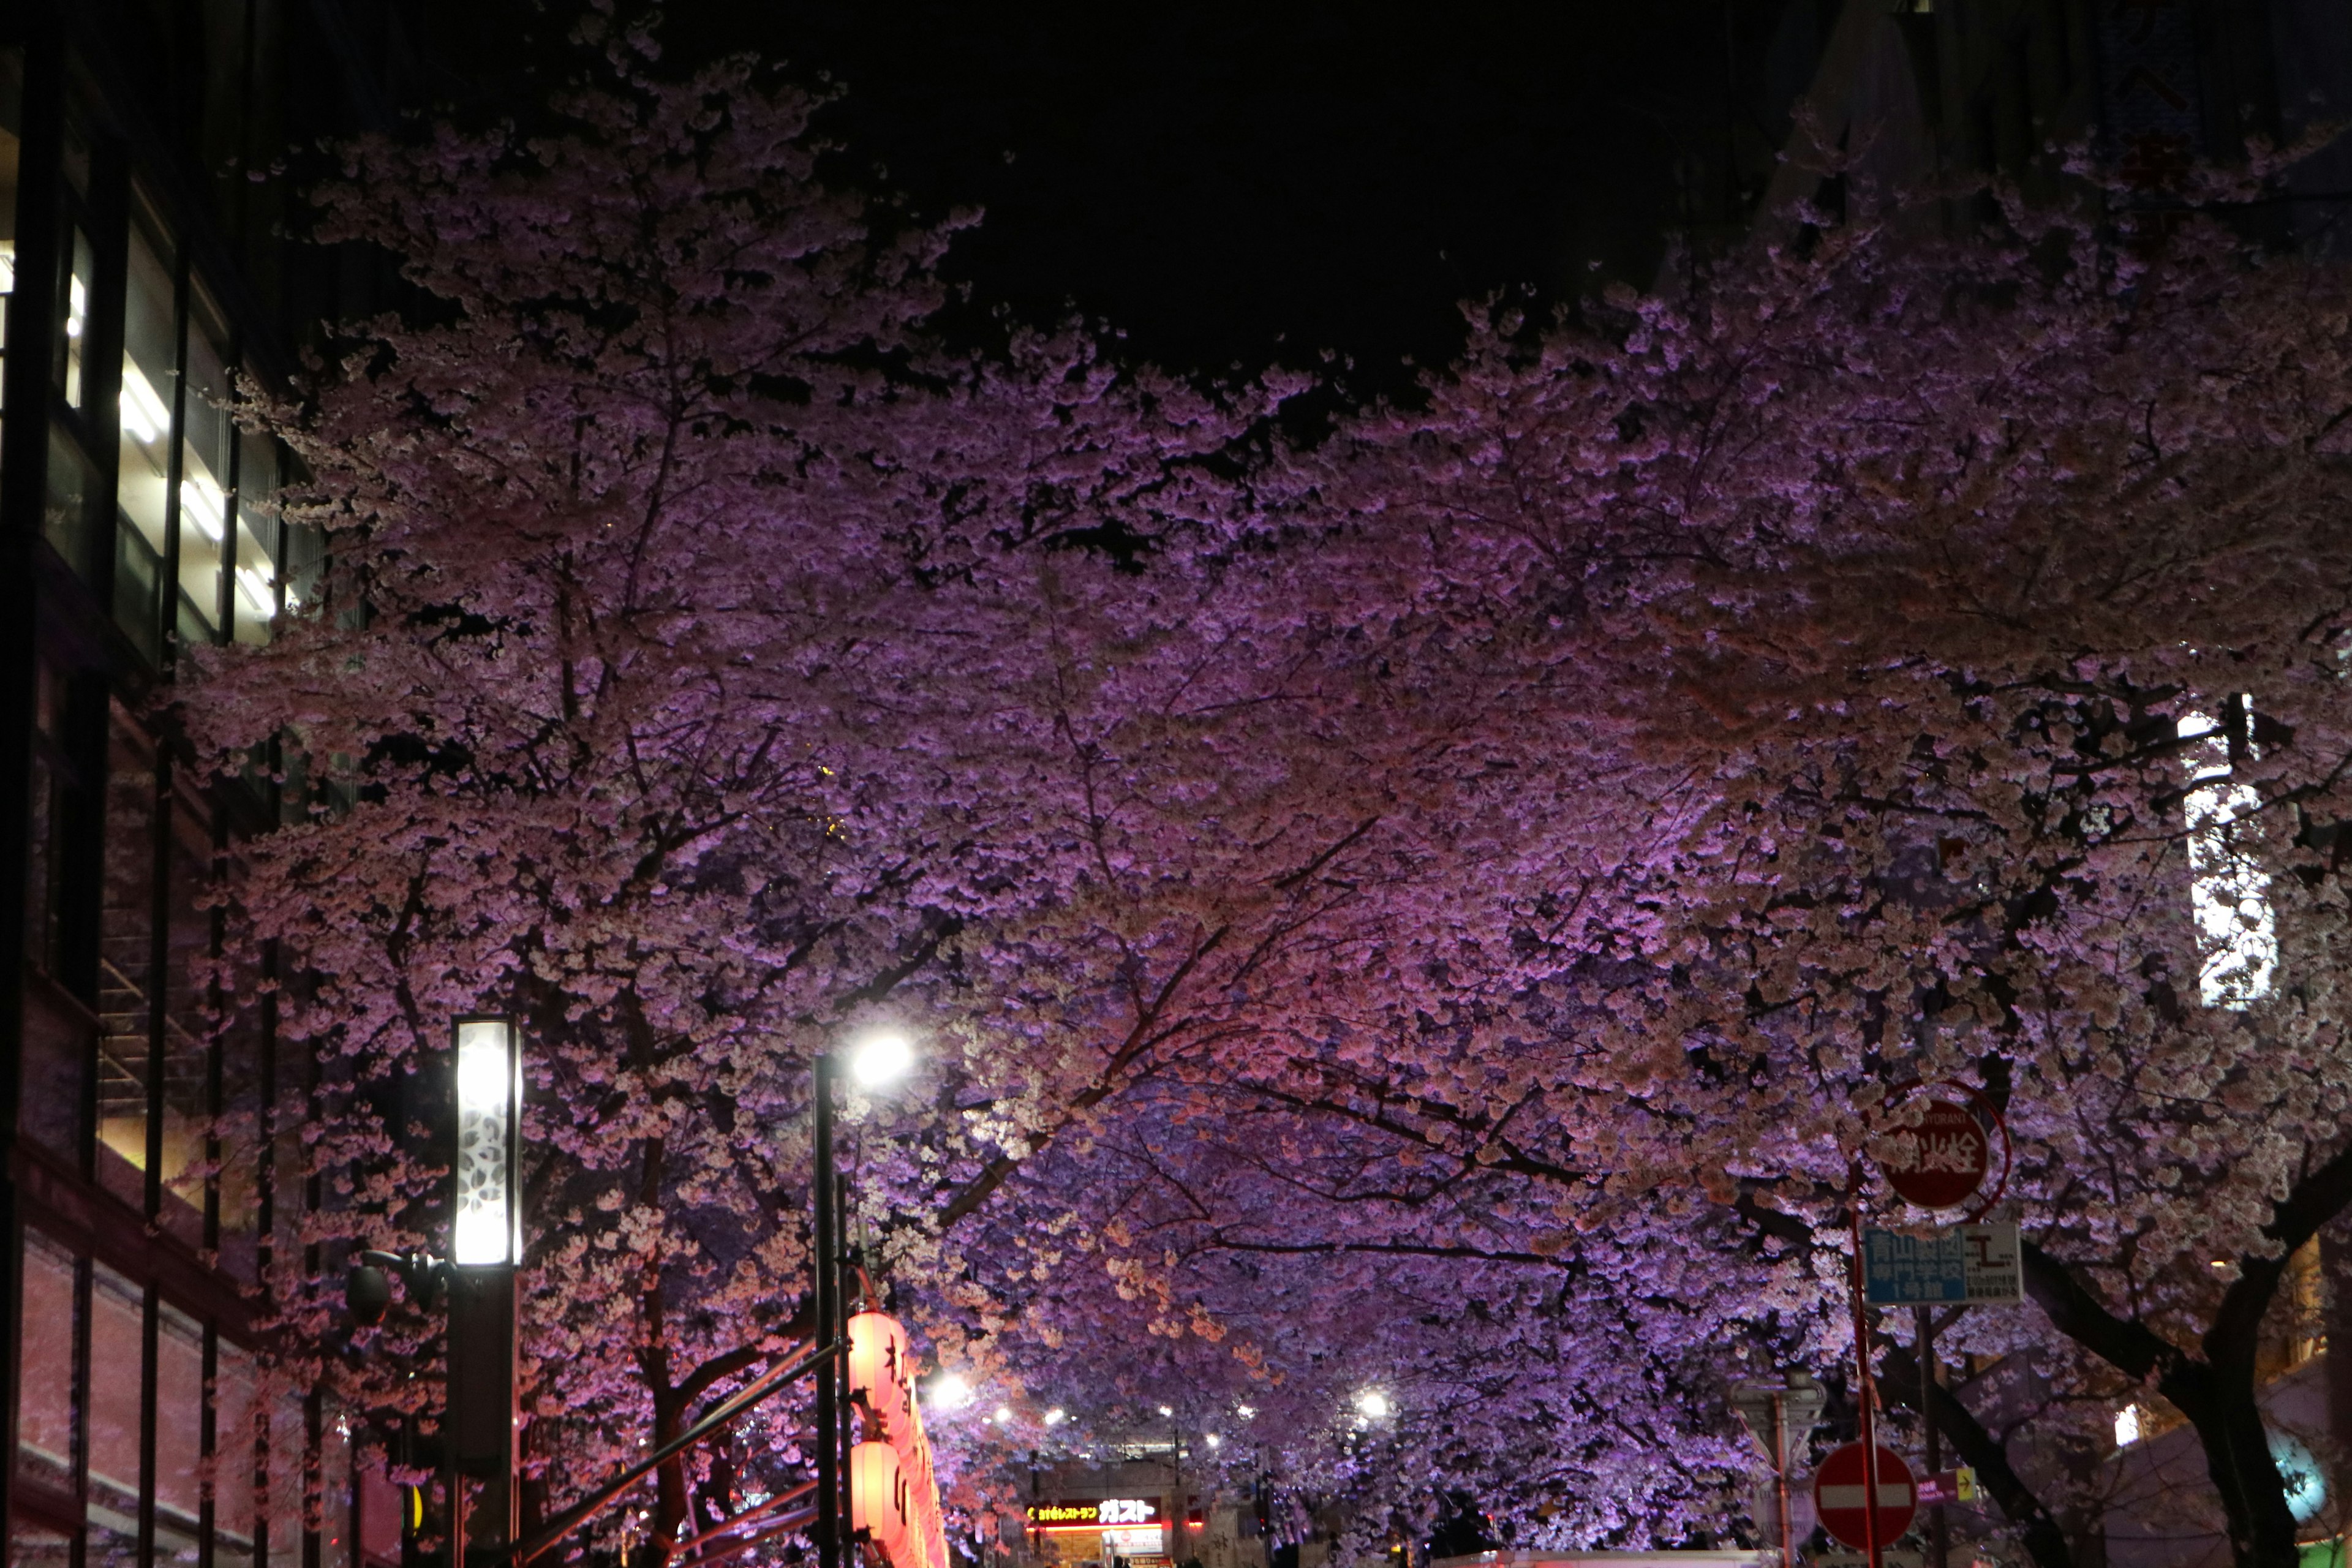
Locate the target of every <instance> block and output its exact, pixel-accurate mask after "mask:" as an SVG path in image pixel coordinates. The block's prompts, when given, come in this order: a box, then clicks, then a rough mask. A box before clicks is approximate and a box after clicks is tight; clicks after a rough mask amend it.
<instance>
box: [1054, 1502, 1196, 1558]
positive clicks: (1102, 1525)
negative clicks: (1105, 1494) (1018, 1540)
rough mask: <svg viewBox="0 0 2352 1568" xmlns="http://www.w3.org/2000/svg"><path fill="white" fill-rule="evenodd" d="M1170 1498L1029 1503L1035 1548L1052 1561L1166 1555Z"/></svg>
mask: <svg viewBox="0 0 2352 1568" xmlns="http://www.w3.org/2000/svg"><path fill="white" fill-rule="evenodd" d="M1165 1509H1166V1501H1165V1500H1164V1499H1160V1498H1088V1499H1077V1500H1066V1501H1059V1502H1038V1503H1032V1504H1030V1505H1029V1533H1030V1538H1031V1540H1032V1542H1034V1547H1033V1551H1034V1553H1035V1554H1036V1555H1037V1556H1038V1557H1040V1558H1042V1559H1044V1560H1045V1561H1046V1562H1048V1563H1112V1562H1119V1561H1125V1562H1130V1563H1132V1562H1136V1561H1138V1560H1145V1561H1149V1560H1151V1559H1160V1560H1165V1559H1166V1557H1167V1555H1168V1528H1167V1522H1166V1512H1165Z"/></svg>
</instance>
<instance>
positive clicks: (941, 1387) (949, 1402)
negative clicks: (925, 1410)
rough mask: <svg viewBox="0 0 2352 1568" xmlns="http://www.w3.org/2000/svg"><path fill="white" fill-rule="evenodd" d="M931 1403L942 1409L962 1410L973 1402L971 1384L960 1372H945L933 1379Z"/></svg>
mask: <svg viewBox="0 0 2352 1568" xmlns="http://www.w3.org/2000/svg"><path fill="white" fill-rule="evenodd" d="M929 1403H931V1404H933V1405H938V1406H939V1407H940V1409H942V1410H961V1409H962V1408H963V1407H964V1406H965V1405H970V1404H971V1384H970V1383H969V1382H967V1381H966V1380H965V1379H964V1377H963V1376H962V1374H961V1373H952V1372H943V1373H940V1374H939V1376H937V1377H935V1378H933V1379H931V1392H930V1394H929Z"/></svg>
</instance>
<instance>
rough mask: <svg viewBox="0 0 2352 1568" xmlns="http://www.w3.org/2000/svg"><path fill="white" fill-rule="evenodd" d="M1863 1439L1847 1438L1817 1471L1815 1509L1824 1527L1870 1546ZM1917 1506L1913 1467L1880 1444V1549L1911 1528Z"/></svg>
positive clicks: (1856, 1543)
mask: <svg viewBox="0 0 2352 1568" xmlns="http://www.w3.org/2000/svg"><path fill="white" fill-rule="evenodd" d="M1863 1498H1864V1489H1863V1474H1862V1445H1861V1444H1859V1443H1848V1444H1847V1445H1846V1446H1845V1447H1843V1448H1839V1449H1837V1450H1835V1451H1834V1452H1832V1454H1831V1455H1830V1457H1829V1458H1826V1459H1823V1460H1822V1468H1821V1469H1820V1471H1819V1472H1818V1473H1817V1474H1815V1475H1814V1477H1813V1511H1814V1512H1815V1513H1816V1514H1818V1515H1819V1516H1820V1517H1821V1521H1822V1529H1823V1530H1826V1531H1829V1532H1830V1533H1831V1534H1832V1535H1834V1536H1836V1537H1837V1538H1838V1539H1839V1540H1840V1541H1843V1542H1845V1543H1846V1544H1847V1545H1848V1546H1851V1547H1854V1548H1855V1549H1857V1550H1867V1549H1868V1548H1869V1546H1870V1537H1869V1536H1868V1535H1866V1534H1864V1525H1863ZM1918 1511H1919V1489H1918V1487H1917V1486H1916V1485H1914V1484H1913V1482H1912V1479H1911V1467H1910V1466H1908V1465H1906V1464H1905V1463H1904V1462H1903V1457H1902V1456H1901V1455H1900V1454H1897V1453H1895V1452H1894V1451H1893V1450H1892V1449H1889V1448H1881V1449H1879V1450H1878V1544H1879V1546H1880V1548H1881V1549H1882V1550H1884V1549H1885V1548H1886V1547H1888V1546H1891V1545H1893V1544H1894V1543H1895V1540H1896V1538H1898V1537H1899V1536H1901V1535H1902V1533H1903V1532H1904V1531H1906V1530H1908V1529H1910V1528H1911V1519H1912V1516H1913V1515H1914V1514H1916V1513H1917V1512H1918Z"/></svg>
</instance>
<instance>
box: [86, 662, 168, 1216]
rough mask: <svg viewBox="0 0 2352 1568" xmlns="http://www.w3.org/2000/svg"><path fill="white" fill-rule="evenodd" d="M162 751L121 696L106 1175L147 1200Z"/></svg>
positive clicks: (111, 805)
mask: <svg viewBox="0 0 2352 1568" xmlns="http://www.w3.org/2000/svg"><path fill="white" fill-rule="evenodd" d="M154 833H155V753H154V752H153V750H152V748H151V747H150V746H149V745H148V743H147V739H146V737H145V736H144V735H142V734H141V733H140V732H139V728H138V726H137V725H135V724H133V723H132V722H131V716H130V715H129V714H128V713H126V712H124V711H123V710H122V706H121V703H116V704H114V705H113V708H112V715H111V723H110V730H109V733H108V737H107V756H106V863H105V865H106V874H105V878H104V886H103V889H102V893H103V896H102V899H101V901H100V910H99V981H98V992H99V995H98V1015H99V1057H98V1168H99V1180H100V1182H101V1183H102V1184H104V1185H106V1186H108V1187H110V1188H111V1189H113V1190H114V1191H115V1192H116V1193H118V1194H121V1196H123V1197H125V1198H127V1199H129V1200H130V1201H131V1202H132V1203H134V1204H140V1205H142V1206H143V1205H144V1203H145V1200H146V1183H145V1180H144V1178H143V1175H142V1173H144V1172H145V1170H146V1169H147V1077H148V1072H147V1068H148V1050H149V1040H148V1030H149V1027H150V1025H151V1022H152V995H153V988H152V978H151V975H150V973H149V971H150V969H151V968H152V963H153V954H152V951H151V944H152V941H153V931H154V918H155V910H154V902H155V838H154Z"/></svg>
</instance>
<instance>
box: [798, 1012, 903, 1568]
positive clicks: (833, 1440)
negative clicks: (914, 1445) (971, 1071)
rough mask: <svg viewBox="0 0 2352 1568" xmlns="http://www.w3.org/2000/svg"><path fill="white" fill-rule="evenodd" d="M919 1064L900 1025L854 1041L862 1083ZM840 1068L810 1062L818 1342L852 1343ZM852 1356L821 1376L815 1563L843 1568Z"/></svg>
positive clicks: (853, 1068) (821, 1059)
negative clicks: (838, 1131) (839, 1163)
mask: <svg viewBox="0 0 2352 1568" xmlns="http://www.w3.org/2000/svg"><path fill="white" fill-rule="evenodd" d="M914 1065H915V1047H914V1043H913V1042H912V1041H910V1040H909V1039H908V1037H906V1035H905V1034H904V1033H902V1032H900V1031H899V1030H897V1029H893V1028H887V1027H877V1028H873V1029H869V1030H867V1031H866V1033H865V1034H863V1035H860V1036H859V1037H857V1038H856V1040H855V1041H853V1042H851V1045H850V1047H849V1076H850V1078H851V1079H853V1080H854V1081H855V1082H856V1085H857V1087H859V1088H860V1089H869V1090H871V1089H880V1088H883V1087H885V1086H887V1085H888V1084H890V1083H892V1082H894V1081H896V1080H897V1079H899V1078H901V1077H903V1076H905V1074H906V1073H907V1071H908V1069H909V1068H912V1067H913V1066H914ZM837 1071H838V1068H837V1067H836V1065H835V1061H834V1058H833V1057H832V1055H831V1054H830V1053H821V1054H819V1055H818V1057H817V1058H816V1060H815V1061H814V1062H812V1063H811V1064H810V1080H811V1081H810V1100H811V1106H810V1121H811V1122H812V1124H813V1125H812V1128H811V1133H812V1138H811V1142H813V1143H814V1145H815V1147H814V1150H813V1151H812V1152H813V1153H814V1156H815V1158H814V1162H813V1163H814V1165H815V1167H816V1168H815V1171H814V1180H813V1182H812V1186H813V1187H814V1192H813V1193H812V1194H811V1198H812V1200H813V1202H814V1205H815V1210H816V1213H815V1215H814V1218H815V1226H814V1242H815V1251H816V1258H815V1265H816V1281H815V1283H816V1303H815V1304H816V1342H817V1343H818V1344H820V1345H825V1344H834V1343H836V1342H837V1343H840V1344H843V1345H846V1344H847V1343H848V1342H849V1313H848V1310H847V1305H846V1303H845V1300H844V1299H843V1298H844V1296H845V1291H844V1289H843V1285H844V1284H845V1279H844V1278H843V1276H844V1265H845V1263H846V1262H847V1256H846V1249H845V1245H844V1244H845V1237H844V1236H843V1234H842V1231H843V1226H844V1225H845V1221H846V1218H847V1216H846V1215H845V1207H846V1194H845V1192H844V1190H843V1183H842V1179H841V1177H840V1175H839V1173H837V1172H836V1171H835V1168H834V1152H833V1114H834V1112H833V1080H834V1078H835V1074H836V1072H837ZM848 1371H849V1362H848V1357H847V1355H846V1354H843V1355H839V1356H835V1357H834V1358H833V1360H832V1361H831V1362H830V1363H827V1365H826V1366H825V1367H824V1370H823V1371H822V1372H821V1373H818V1375H817V1381H816V1431H817V1444H816V1490H817V1516H816V1517H817V1563H818V1565H819V1568H844V1564H845V1563H847V1562H848V1561H849V1560H850V1555H851V1554H850V1552H848V1551H847V1550H846V1548H847V1547H848V1545H849V1521H850V1519H851V1510H850V1508H849V1500H848V1498H847V1497H846V1496H845V1487H846V1483H847V1482H848V1480H849V1473H850V1470H849V1453H848V1449H849V1422H848V1421H847V1420H846V1419H845V1405H846V1404H847V1401H848V1388H847V1385H846V1381H845V1380H846V1377H847V1374H848Z"/></svg>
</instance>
